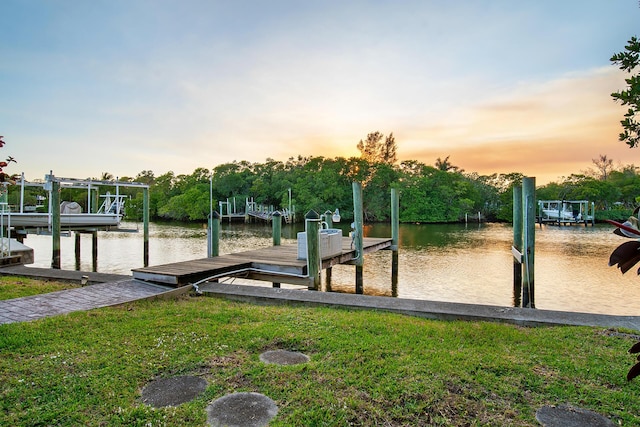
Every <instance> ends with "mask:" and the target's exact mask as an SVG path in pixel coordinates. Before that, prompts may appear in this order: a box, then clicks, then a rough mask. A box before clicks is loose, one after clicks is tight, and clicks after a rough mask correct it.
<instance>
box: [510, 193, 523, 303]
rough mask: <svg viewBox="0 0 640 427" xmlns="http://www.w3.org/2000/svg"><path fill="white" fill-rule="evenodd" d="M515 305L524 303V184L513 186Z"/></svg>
mask: <svg viewBox="0 0 640 427" xmlns="http://www.w3.org/2000/svg"><path fill="white" fill-rule="evenodd" d="M512 253H513V306H514V307H520V304H521V303H522V186H520V185H514V186H513V248H512Z"/></svg>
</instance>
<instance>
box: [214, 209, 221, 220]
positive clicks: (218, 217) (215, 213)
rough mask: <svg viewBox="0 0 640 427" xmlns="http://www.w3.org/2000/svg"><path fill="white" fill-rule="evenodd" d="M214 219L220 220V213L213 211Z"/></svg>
mask: <svg viewBox="0 0 640 427" xmlns="http://www.w3.org/2000/svg"><path fill="white" fill-rule="evenodd" d="M213 219H220V214H219V213H218V211H213Z"/></svg>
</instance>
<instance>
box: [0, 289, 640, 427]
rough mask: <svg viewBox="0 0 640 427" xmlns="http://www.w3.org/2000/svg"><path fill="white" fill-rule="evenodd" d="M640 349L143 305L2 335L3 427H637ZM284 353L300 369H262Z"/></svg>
mask: <svg viewBox="0 0 640 427" xmlns="http://www.w3.org/2000/svg"><path fill="white" fill-rule="evenodd" d="M635 342H636V339H635V338H634V337H631V336H627V335H625V334H617V333H613V332H612V331H605V330H603V329H601V328H585V327H545V328H524V327H518V326H512V325H502V324H494V323H484V322H444V321H432V320H426V319H422V318H416V317H409V316H403V315H398V314H390V313H383V312H374V311H351V310H346V309H337V308H336V309H334V308H316V307H301V306H300V307H292V306H262V305H253V304H247V303H238V302H230V301H226V300H220V299H215V298H206V297H183V298H181V299H177V300H169V301H142V302H138V303H134V304H129V305H126V306H121V307H117V308H107V309H98V310H92V311H88V312H80V313H73V314H69V315H63V316H57V317H53V318H48V319H43V320H38V321H34V322H29V323H17V324H8V325H0V377H1V381H0V425H7V426H45V425H64V426H76V425H78V426H84V425H95V426H204V425H205V424H206V413H205V408H206V406H207V405H208V403H210V402H211V401H213V400H215V399H217V398H219V397H222V396H223V395H225V394H228V393H232V392H238V391H254V392H259V393H263V394H265V395H267V396H268V397H270V398H271V399H273V400H274V401H275V402H276V403H277V405H278V407H279V413H278V415H277V416H276V417H275V418H274V420H273V421H272V423H271V424H270V425H272V426H348V425H379V426H416V425H443V426H485V425H487V426H537V425H538V423H537V422H536V421H535V412H536V410H537V409H539V408H540V407H541V406H543V405H549V404H572V405H576V406H579V407H583V408H586V409H590V410H593V411H596V412H599V413H601V414H603V415H605V416H607V417H609V418H611V419H612V420H613V421H614V422H615V423H616V424H618V423H620V424H621V425H627V426H631V425H640V399H639V397H640V381H632V382H630V383H628V382H627V381H626V379H625V375H626V373H627V371H628V369H629V367H630V366H631V365H632V364H633V363H634V361H635V359H634V357H632V356H630V355H629V354H628V353H627V350H628V348H629V347H630V346H631V345H632V344H633V343H635ZM273 349H286V350H295V351H301V352H303V353H305V354H307V355H308V356H310V357H311V361H310V362H309V363H306V364H302V365H293V366H279V365H267V364H263V363H262V362H260V360H259V355H260V353H262V352H264V351H266V350H273ZM185 374H189V375H198V376H201V377H203V378H205V379H206V380H207V381H208V384H209V386H208V388H207V390H206V392H205V393H204V394H203V395H201V396H200V397H199V398H197V399H195V400H194V401H191V402H189V403H185V404H183V405H180V406H178V407H167V408H160V409H154V408H151V407H149V406H146V405H145V404H143V403H142V401H141V397H140V392H141V389H142V388H143V387H144V386H145V385H146V384H147V383H148V382H149V381H151V380H153V379H156V378H162V377H170V376H175V375H185Z"/></svg>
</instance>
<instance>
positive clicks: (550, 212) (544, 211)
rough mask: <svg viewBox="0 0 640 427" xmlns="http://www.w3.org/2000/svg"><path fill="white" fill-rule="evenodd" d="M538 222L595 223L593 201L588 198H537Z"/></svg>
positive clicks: (559, 223) (560, 223)
mask: <svg viewBox="0 0 640 427" xmlns="http://www.w3.org/2000/svg"><path fill="white" fill-rule="evenodd" d="M538 223H539V224H540V225H542V224H557V225H562V224H565V225H567V224H568V225H570V224H574V223H576V224H584V225H585V227H586V226H587V225H589V223H591V225H592V226H593V225H594V224H595V203H594V202H589V201H588V200H538Z"/></svg>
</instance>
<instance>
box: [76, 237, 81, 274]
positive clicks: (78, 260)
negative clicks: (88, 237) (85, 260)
mask: <svg viewBox="0 0 640 427" xmlns="http://www.w3.org/2000/svg"><path fill="white" fill-rule="evenodd" d="M75 253H76V270H77V271H80V233H79V232H78V231H76V235H75Z"/></svg>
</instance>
